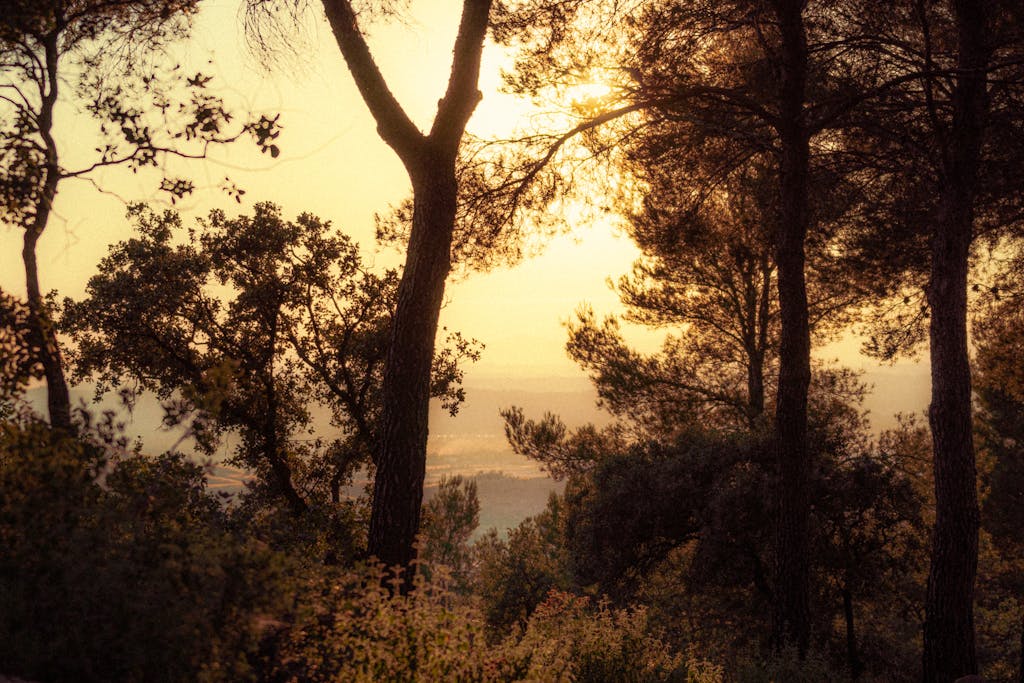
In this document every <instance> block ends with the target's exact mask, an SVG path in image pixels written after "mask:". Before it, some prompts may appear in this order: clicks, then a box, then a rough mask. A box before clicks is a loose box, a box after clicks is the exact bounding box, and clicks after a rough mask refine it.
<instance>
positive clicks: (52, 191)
mask: <svg viewBox="0 0 1024 683" xmlns="http://www.w3.org/2000/svg"><path fill="white" fill-rule="evenodd" d="M43 44H44V50H45V55H44V56H45V60H46V75H45V77H44V78H45V83H46V88H45V93H44V95H43V98H42V103H41V107H40V110H39V117H38V120H37V123H38V125H39V137H40V138H41V139H42V142H43V149H44V152H45V155H46V163H45V168H44V174H45V175H44V178H43V184H42V186H41V187H40V188H39V198H38V200H37V201H36V206H35V211H34V214H33V216H32V219H31V222H30V223H29V224H28V225H26V226H25V237H24V241H23V244H22V250H21V258H22V261H23V262H24V264H25V285H26V287H25V288H26V290H27V294H28V309H29V321H28V322H29V333H30V335H31V339H32V345H33V346H34V347H35V349H36V353H37V354H38V355H37V357H38V359H39V363H40V365H42V366H43V376H44V377H45V379H46V404H47V408H48V410H49V413H50V426H52V427H53V428H55V429H59V430H62V431H65V432H70V431H71V430H72V429H73V426H72V423H71V397H70V394H69V393H68V383H67V380H66V379H65V377H64V363H63V360H62V359H61V355H60V345H59V344H58V342H57V332H56V330H55V329H54V326H53V321H52V320H50V316H49V313H48V311H47V307H46V301H45V299H44V298H43V293H42V288H41V287H40V286H39V266H38V262H37V260H36V247H37V245H38V243H39V238H40V237H41V236H42V234H43V231H44V230H46V225H47V223H49V221H50V213H51V211H52V210H53V201H54V199H56V197H57V184H58V183H59V182H60V164H59V162H58V156H57V143H56V141H55V140H54V139H53V112H54V108H55V107H56V104H57V93H58V89H59V86H60V82H59V81H58V79H57V62H58V52H57V34H56V33H53V34H51V35H49V36H47V37H46V38H45V39H44V41H43Z"/></svg>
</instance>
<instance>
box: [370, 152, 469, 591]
mask: <svg viewBox="0 0 1024 683" xmlns="http://www.w3.org/2000/svg"><path fill="white" fill-rule="evenodd" d="M437 166H440V167H431V168H429V170H427V171H424V172H422V173H421V174H419V176H418V177H417V178H415V179H414V182H413V197H414V199H413V201H414V208H413V222H412V232H411V234H410V237H409V249H408V254H407V257H406V263H405V268H404V270H403V271H402V281H401V283H400V284H399V288H398V302H397V305H396V308H395V314H394V318H393V322H392V325H391V336H390V342H389V344H388V354H387V358H386V360H385V363H384V390H383V413H382V416H381V423H382V424H381V430H380V433H381V439H382V442H381V448H380V453H379V455H378V460H377V463H376V464H377V476H376V478H375V480H374V485H373V512H372V516H371V519H370V537H369V547H368V551H369V554H370V555H373V556H375V557H376V558H377V559H378V560H380V561H381V562H383V563H384V564H385V566H388V567H395V566H397V567H407V566H409V564H410V563H411V562H412V561H413V560H414V559H415V548H414V543H415V540H416V534H417V533H418V531H419V524H420V509H421V506H422V502H423V501H422V499H423V477H424V473H425V471H426V453H427V415H428V409H429V405H430V368H431V364H432V362H433V357H434V338H435V336H436V334H437V325H438V319H439V317H440V313H441V302H442V298H443V296H444V285H445V280H446V279H447V278H448V273H449V271H450V270H451V243H452V228H453V224H454V220H455V204H456V191H457V186H456V182H455V175H454V172H453V169H452V168H451V167H450V166H449V167H448V168H444V167H443V166H441V165H437ZM410 578H411V577H410V576H406V582H408V580H409V579H410Z"/></svg>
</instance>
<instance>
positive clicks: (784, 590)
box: [773, 0, 811, 656]
mask: <svg viewBox="0 0 1024 683" xmlns="http://www.w3.org/2000/svg"><path fill="white" fill-rule="evenodd" d="M777 11H778V14H779V30H780V33H781V38H782V45H781V47H782V65H781V66H782V69H781V71H782V76H781V78H782V80H781V83H780V86H781V87H780V93H779V94H780V97H779V138H780V143H781V148H782V150H781V160H780V212H781V215H780V222H779V227H778V234H777V237H776V256H775V259H776V265H777V267H778V273H779V275H778V286H779V314H780V319H781V329H780V338H779V386H778V397H777V401H776V409H775V443H776V454H777V458H778V464H779V491H778V499H779V510H778V520H777V529H776V544H775V581H776V583H777V589H776V591H775V593H776V601H775V613H774V621H773V640H774V643H775V647H776V648H781V647H786V646H795V647H796V648H797V650H798V652H799V653H800V654H801V656H802V655H803V654H804V653H805V652H806V651H807V647H808V644H809V642H810V631H811V628H810V621H811V619H810V598H809V592H810V591H809V581H810V559H809V553H810V545H809V541H808V535H809V530H808V527H809V523H810V494H809V491H808V488H809V486H810V469H811V468H810V454H809V452H808V449H807V390H808V386H809V385H810V380H811V364H810V353H811V340H810V327H809V323H808V312H807V283H806V279H805V273H804V264H805V254H804V241H805V238H806V236H807V227H808V205H807V178H808V163H809V149H808V133H807V130H806V125H805V123H804V120H803V108H804V97H805V92H804V91H805V85H806V79H807V41H806V36H805V33H804V27H803V18H802V15H801V12H802V3H801V2H800V1H799V0H795V1H794V0H785V1H781V0H780V2H778V3H777Z"/></svg>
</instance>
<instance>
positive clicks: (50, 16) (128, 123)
mask: <svg viewBox="0 0 1024 683" xmlns="http://www.w3.org/2000/svg"><path fill="white" fill-rule="evenodd" d="M197 4H198V3H197V1H196V0H174V1H173V2H157V1H154V0H131V1H128V2H116V3H111V2H108V1H106V0H85V1H83V2H76V3H73V4H69V3H65V2H60V1H58V0H42V1H38V2H36V1H33V2H25V1H24V0H18V1H16V2H14V3H7V4H5V7H4V16H3V20H2V21H0V42H2V44H3V46H4V50H3V57H2V59H0V73H2V74H3V76H4V77H5V79H6V86H7V88H8V89H7V90H5V92H7V93H9V96H7V95H5V96H4V97H3V98H2V99H3V102H4V105H5V106H4V109H3V110H2V114H0V197H3V202H4V207H5V212H4V221H5V222H7V223H9V224H11V225H19V226H24V227H26V228H27V227H29V226H30V225H31V223H32V222H33V221H35V220H36V219H37V216H38V215H39V213H40V206H42V205H43V204H44V203H48V202H50V201H51V200H52V196H48V193H49V192H50V189H47V187H46V186H47V184H48V183H56V182H59V181H60V180H63V179H69V178H81V177H91V176H92V174H93V172H94V171H96V170H98V169H101V168H104V167H109V166H125V167H127V168H128V169H130V170H131V171H133V172H136V171H138V170H140V169H143V168H146V167H151V168H158V167H159V165H160V164H161V161H162V160H163V159H165V158H166V157H181V158H195V157H201V156H204V155H205V154H206V152H207V150H208V149H209V147H210V146H211V145H217V144H224V143H228V142H233V141H234V140H237V139H239V138H240V137H242V136H250V135H251V136H252V137H253V138H254V139H255V140H256V142H257V143H258V144H259V146H260V147H261V149H263V150H264V151H266V152H268V153H270V154H271V155H272V156H275V157H276V156H277V155H278V154H279V150H278V147H277V145H276V144H274V140H275V139H276V138H277V136H278V127H277V118H276V117H274V118H270V117H267V116H262V117H259V118H255V119H253V120H251V121H249V122H247V123H242V124H238V123H236V122H235V120H234V119H235V117H234V116H233V115H232V114H231V113H230V112H229V111H228V110H227V109H226V105H225V103H224V102H223V101H222V100H221V99H220V98H218V97H216V96H214V95H211V94H210V93H209V92H208V85H209V84H210V82H211V80H212V79H211V78H210V77H209V76H207V75H205V74H202V73H195V74H186V73H183V69H182V68H181V66H180V65H173V66H171V65H170V64H167V63H165V60H163V59H162V58H163V57H164V56H165V54H166V53H165V50H166V47H167V45H168V44H169V43H171V42H173V41H175V40H180V39H182V38H184V37H185V36H186V35H187V34H188V31H189V24H190V21H191V15H192V14H194V13H195V11H196V5H197ZM72 79H76V80H72ZM65 80H72V82H73V83H74V89H73V94H74V96H75V98H76V99H77V100H78V101H79V102H80V103H82V105H83V106H84V109H85V110H86V111H87V112H88V113H89V114H90V115H91V116H92V117H93V118H94V119H95V120H96V122H97V124H98V127H99V138H100V141H99V142H98V144H97V146H96V150H95V152H96V154H95V156H94V158H92V159H91V160H90V161H89V162H87V163H86V164H85V165H83V166H81V167H79V168H64V167H61V166H59V163H60V160H59V155H58V150H57V146H56V143H55V142H54V140H53V137H52V131H51V128H52V126H53V125H54V118H53V116H54V112H53V105H54V103H55V101H56V99H57V97H58V89H59V87H60V86H61V85H63V82H64V81H65ZM160 189H161V190H163V191H165V192H168V193H169V194H170V196H171V198H172V200H175V199H180V198H181V197H183V196H184V195H186V194H189V193H190V192H192V190H193V189H194V184H193V183H192V181H191V180H189V179H187V178H180V177H171V176H165V177H164V178H163V180H162V182H161V183H160ZM47 212H48V207H47ZM42 227H45V225H44V226H42Z"/></svg>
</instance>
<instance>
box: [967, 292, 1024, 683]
mask: <svg viewBox="0 0 1024 683" xmlns="http://www.w3.org/2000/svg"><path fill="white" fill-rule="evenodd" d="M1022 330H1024V320H1022V311H1021V308H1020V300H1019V298H1017V297H1012V296H1011V297H1010V298H1008V299H1002V300H999V301H993V302H990V306H989V307H988V309H987V310H986V311H984V313H983V314H982V315H979V316H978V317H976V318H975V320H974V324H973V326H972V333H973V335H974V340H975V348H976V355H975V363H974V366H973V374H974V394H975V397H976V398H977V406H978V412H977V415H976V421H977V423H978V429H977V433H978V435H979V447H980V448H979V450H980V455H981V459H982V462H983V463H985V466H984V467H983V468H982V469H983V472H984V473H983V476H982V491H984V496H983V498H982V504H981V526H982V528H983V529H984V530H985V531H986V532H987V533H988V534H989V535H990V536H991V538H992V544H993V545H994V547H995V552H996V557H997V559H998V562H993V565H995V567H989V568H988V570H989V571H988V572H985V573H988V574H989V575H993V574H994V580H992V581H991V583H993V584H995V586H996V587H997V591H998V596H999V598H1004V597H1005V596H1017V603H1018V609H1020V607H1021V605H1020V598H1019V596H1020V595H1021V594H1022V591H1024V584H1022V581H1021V578H1022V576H1024V543H1022V541H1021V539H1022V538H1024V522H1022V521H1021V520H1024V457H1022V448H1021V444H1022V443H1024V376H1022V373H1021V369H1020V364H1019V362H1018V359H1019V358H1020V354H1019V350H1020V344H1021V331H1022ZM993 569H995V571H993ZM993 602H1002V600H999V599H997V600H993ZM1000 607H1003V608H1005V603H1004V604H1002V605H1000ZM1016 626H1017V633H1018V636H1019V637H1018V638H1017V641H1018V642H1017V647H1018V648H1019V649H1018V657H1020V658H1021V659H1019V660H1018V670H1017V678H1018V679H1019V680H1024V621H1021V622H1020V623H1018V624H1017V625H1016ZM1007 645H1008V643H1007Z"/></svg>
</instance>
